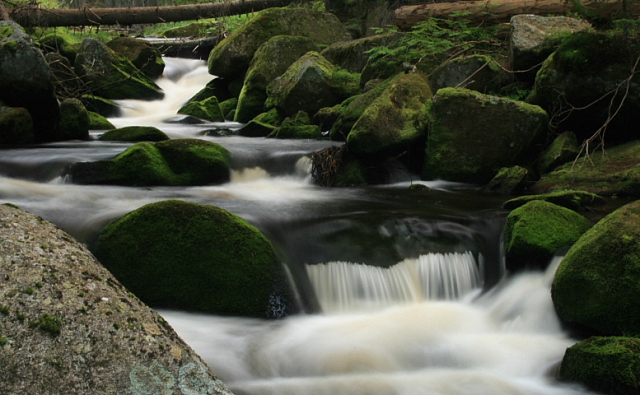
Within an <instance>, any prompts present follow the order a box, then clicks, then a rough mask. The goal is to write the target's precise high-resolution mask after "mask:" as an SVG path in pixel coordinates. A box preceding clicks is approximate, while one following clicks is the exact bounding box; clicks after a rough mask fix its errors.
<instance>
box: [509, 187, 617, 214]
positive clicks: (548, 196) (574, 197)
mask: <svg viewBox="0 0 640 395" xmlns="http://www.w3.org/2000/svg"><path fill="white" fill-rule="evenodd" d="M532 200H543V201H545V202H549V203H553V204H557V205H558V206H562V207H566V208H568V209H571V210H574V211H580V210H587V209H589V208H590V207H593V206H601V205H603V204H605V200H604V198H603V197H602V196H599V195H596V194H595V193H591V192H586V191H574V190H564V191H557V192H551V193H545V194H540V195H524V196H518V197H517V198H513V199H510V200H507V201H506V202H504V203H503V204H502V207H503V208H505V209H507V210H513V209H516V208H518V207H520V206H523V205H525V204H527V203H529V202H530V201H532Z"/></svg>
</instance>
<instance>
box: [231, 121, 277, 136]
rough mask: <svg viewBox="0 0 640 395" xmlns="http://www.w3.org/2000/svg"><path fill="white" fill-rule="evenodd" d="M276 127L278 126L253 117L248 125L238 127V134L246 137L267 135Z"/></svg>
mask: <svg viewBox="0 0 640 395" xmlns="http://www.w3.org/2000/svg"><path fill="white" fill-rule="evenodd" d="M276 127H277V126H274V125H271V124H268V123H264V122H260V121H256V120H255V119H252V120H251V121H249V122H248V123H247V124H246V125H244V126H243V127H241V128H240V129H238V135H239V136H244V137H266V136H268V135H269V134H271V133H272V132H273V131H274V130H275V129H276Z"/></svg>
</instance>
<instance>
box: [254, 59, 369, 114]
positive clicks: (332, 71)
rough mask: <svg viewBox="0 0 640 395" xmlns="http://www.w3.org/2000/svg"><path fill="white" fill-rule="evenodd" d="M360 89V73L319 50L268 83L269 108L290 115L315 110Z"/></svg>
mask: <svg viewBox="0 0 640 395" xmlns="http://www.w3.org/2000/svg"><path fill="white" fill-rule="evenodd" d="M356 93H359V87H358V76H357V75H356V74H351V73H349V72H347V71H345V70H342V69H339V68H337V67H336V66H334V65H332V64H331V63H330V62H329V61H328V60H326V59H325V58H323V57H322V56H321V55H320V54H318V53H317V52H313V51H312V52H309V53H307V54H306V55H304V56H303V57H301V58H300V59H298V60H297V61H296V62H295V63H293V64H292V65H291V66H290V67H289V68H288V69H287V71H286V72H285V73H284V74H282V75H281V76H280V77H278V78H277V79H275V80H274V81H273V82H271V83H270V84H269V86H268V87H267V95H268V98H267V101H266V103H265V106H266V108H267V109H271V108H278V109H280V110H282V111H283V112H284V113H285V114H287V115H288V116H293V115H295V114H296V113H297V112H298V111H304V112H306V113H308V114H310V115H313V114H315V113H316V112H318V110H320V109H321V108H323V107H331V106H333V105H335V104H338V103H340V102H342V101H343V100H344V99H346V98H347V97H349V96H353V95H354V94H356Z"/></svg>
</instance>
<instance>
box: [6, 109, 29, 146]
mask: <svg viewBox="0 0 640 395" xmlns="http://www.w3.org/2000/svg"><path fill="white" fill-rule="evenodd" d="M33 142H34V137H33V121H32V120H31V114H29V111H27V109H26V108H23V107H17V108H16V107H7V106H3V105H2V103H0V144H29V143H33Z"/></svg>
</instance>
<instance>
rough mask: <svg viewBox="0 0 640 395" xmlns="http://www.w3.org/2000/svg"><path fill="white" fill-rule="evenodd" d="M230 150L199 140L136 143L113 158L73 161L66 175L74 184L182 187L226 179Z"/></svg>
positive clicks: (215, 182)
mask: <svg viewBox="0 0 640 395" xmlns="http://www.w3.org/2000/svg"><path fill="white" fill-rule="evenodd" d="M229 172H230V170H229V152H228V151H227V150H226V149H225V148H224V147H222V146H220V145H219V144H216V143H212V142H209V141H204V140H199V139H176V140H165V141H161V142H158V143H153V144H152V143H146V142H143V143H137V144H135V145H133V146H131V147H129V148H127V149H126V150H125V151H124V152H123V153H121V154H120V155H118V156H116V157H115V158H113V159H107V160H101V161H97V162H78V163H75V164H73V165H72V166H71V167H70V168H69V169H68V170H67V174H69V175H70V176H71V179H72V181H73V182H74V183H77V184H113V185H136V186H155V185H168V186H181V185H208V184H220V183H224V182H227V181H229V177H230V176H229Z"/></svg>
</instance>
